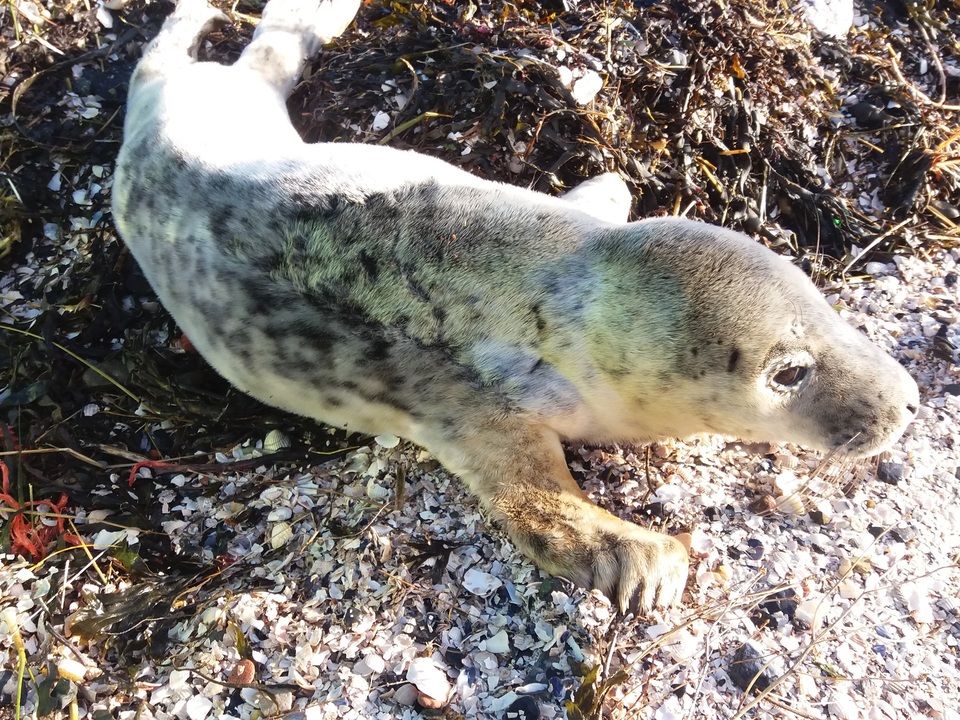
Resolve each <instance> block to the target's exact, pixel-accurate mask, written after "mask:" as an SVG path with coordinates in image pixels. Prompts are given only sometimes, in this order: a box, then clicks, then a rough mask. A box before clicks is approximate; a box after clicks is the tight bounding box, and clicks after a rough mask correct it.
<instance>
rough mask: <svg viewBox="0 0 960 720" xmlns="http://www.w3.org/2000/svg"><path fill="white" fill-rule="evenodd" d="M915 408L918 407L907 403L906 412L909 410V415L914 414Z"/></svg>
mask: <svg viewBox="0 0 960 720" xmlns="http://www.w3.org/2000/svg"><path fill="white" fill-rule="evenodd" d="M917 409H918V408H917V406H916V405H907V412H909V413H910V414H911V415H916V414H917Z"/></svg>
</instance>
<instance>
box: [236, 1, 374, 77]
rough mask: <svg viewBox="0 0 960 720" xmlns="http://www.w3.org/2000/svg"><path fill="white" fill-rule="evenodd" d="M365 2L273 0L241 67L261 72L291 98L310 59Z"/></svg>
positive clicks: (239, 61)
mask: <svg viewBox="0 0 960 720" xmlns="http://www.w3.org/2000/svg"><path fill="white" fill-rule="evenodd" d="M360 3H361V0H270V1H269V2H268V3H267V6H266V8H264V11H263V17H262V19H261V20H260V24H259V25H257V30H256V32H255V33H254V35H253V41H252V42H251V43H250V44H249V45H248V46H247V48H246V49H245V50H244V51H243V54H242V55H241V56H240V59H239V60H238V61H237V65H238V66H241V67H247V68H249V69H251V70H255V71H256V72H258V73H260V74H261V75H262V76H263V77H264V79H265V80H266V81H267V82H269V83H270V84H271V85H273V86H274V87H276V88H277V89H278V90H279V91H280V92H281V93H283V94H284V95H287V94H289V93H290V91H291V90H292V89H293V86H294V84H295V83H296V82H297V80H298V79H299V77H300V73H301V72H303V66H304V64H305V63H306V61H307V59H308V58H310V57H312V56H313V55H315V54H316V53H317V51H318V50H319V49H320V47H321V46H322V45H323V44H324V43H327V42H330V41H331V40H333V39H334V38H336V37H337V36H339V35H340V34H341V33H343V31H344V30H346V28H347V26H348V25H349V24H350V22H351V21H352V20H353V18H354V16H355V15H356V14H357V10H358V9H359V8H360Z"/></svg>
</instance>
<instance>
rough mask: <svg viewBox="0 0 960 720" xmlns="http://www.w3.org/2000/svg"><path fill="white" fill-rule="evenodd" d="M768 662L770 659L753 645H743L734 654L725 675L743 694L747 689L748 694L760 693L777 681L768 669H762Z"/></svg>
mask: <svg viewBox="0 0 960 720" xmlns="http://www.w3.org/2000/svg"><path fill="white" fill-rule="evenodd" d="M769 660H770V657H764V656H763V655H762V654H761V653H760V652H759V651H758V650H757V649H756V648H755V647H754V646H753V645H751V644H750V643H744V644H743V645H741V646H740V648H739V649H738V650H737V652H736V653H735V654H734V656H733V661H732V662H731V663H730V666H729V667H728V668H727V675H729V676H730V679H731V680H733V683H734V685H736V686H737V687H738V688H740V689H741V690H743V691H744V692H747V688H749V689H750V692H754V693H758V692H762V691H764V690H766V689H767V688H768V687H770V685H771V684H772V683H773V682H774V681H775V680H776V679H777V677H776V675H774V674H773V673H772V672H771V671H770V668H764V666H765V665H766V664H767V662H768V661H769Z"/></svg>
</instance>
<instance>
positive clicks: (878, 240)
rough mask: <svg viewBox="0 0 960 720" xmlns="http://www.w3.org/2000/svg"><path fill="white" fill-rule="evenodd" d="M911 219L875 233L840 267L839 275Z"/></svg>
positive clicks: (847, 270)
mask: <svg viewBox="0 0 960 720" xmlns="http://www.w3.org/2000/svg"><path fill="white" fill-rule="evenodd" d="M912 219H913V218H907V219H906V220H904V221H903V222H900V223H897V224H896V225H894V226H893V227H892V228H890V229H889V230H887V231H886V232H885V233H881V234H880V235H877V237H875V238H874V239H873V240H871V241H870V244H869V245H867V246H866V247H865V248H864V249H863V252H861V253H860V254H859V255H857V256H856V257H855V258H850V260H849V261H848V262H847V264H846V265H844V266H843V267H842V268H841V269H840V275H841V276H843V275H846V274H847V272H849V270H850V268H852V267H853V266H854V265H855V264H856V263H857V262H858V261H860V260H861V259H863V258H864V257H866V255H867V253H868V252H870V251H871V250H873V249H874V248H875V247H876V246H877V245H879V244H880V243H881V242H883V241H884V240H886V239H887V238H888V237H890V236H891V235H893V234H894V233H895V232H897V231H899V230H900V229H902V228H903V227H904V226H905V225H906V224H907V223H909V222H910V221H911V220H912Z"/></svg>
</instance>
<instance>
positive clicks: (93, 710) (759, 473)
mask: <svg viewBox="0 0 960 720" xmlns="http://www.w3.org/2000/svg"><path fill="white" fill-rule="evenodd" d="M107 5H110V7H113V8H115V9H110V7H104V6H103V5H100V4H94V3H91V2H77V1H73V0H71V1H69V2H48V3H43V2H40V1H39V0H9V2H7V3H4V4H3V5H2V7H0V78H2V79H0V273H2V274H0V310H2V312H0V338H2V341H0V409H2V411H3V416H2V417H0V466H2V467H0V472H2V481H3V486H2V491H0V550H2V552H3V553H5V554H3V555H2V556H0V657H2V658H3V669H2V670H0V718H3V719H4V720H6V718H15V717H24V718H28V717H37V716H46V715H63V716H68V715H69V716H72V717H91V718H98V719H99V718H108V717H110V718H124V719H127V718H130V719H132V718H152V717H153V718H187V719H189V720H204V719H205V718H211V719H212V718H220V717H236V718H265V717H285V718H286V717H298V718H299V717H303V718H309V719H311V720H317V719H320V718H415V717H418V716H431V715H432V716H442V717H448V718H456V717H468V718H498V719H499V718H507V717H511V718H537V717H543V718H560V717H569V718H616V719H620V718H624V719H625V718H637V719H645V718H656V719H657V720H669V719H672V718H735V717H756V718H760V717H764V718H765V717H778V718H779V717H783V718H791V717H800V718H810V717H812V718H825V717H838V718H851V719H853V718H870V719H871V720H874V719H884V718H915V717H930V718H960V712H958V708H960V615H958V613H960V571H958V562H960V367H958V354H957V346H958V345H960V305H958V299H960V297H958V296H960V291H958V274H960V269H958V265H960V242H958V238H960V232H958V222H960V209H958V208H960V39H958V38H960V20H958V18H960V4H958V2H957V1H956V0H952V1H950V2H947V1H938V2H933V1H931V2H925V3H915V2H897V1H895V0H890V1H889V2H888V1H886V0H883V1H878V2H862V3H856V4H855V5H854V8H855V12H854V22H853V27H852V28H851V29H850V32H849V33H848V34H847V36H846V37H845V38H842V39H828V38H823V37H821V36H819V35H818V34H817V33H816V32H815V31H814V30H813V29H812V28H811V27H810V26H809V25H808V24H807V23H806V21H805V19H804V16H803V13H802V12H801V11H800V10H798V9H795V8H793V7H791V6H790V3H784V2H775V1H774V0H765V1H762V2H756V3H755V2H745V0H667V1H666V2H663V3H658V4H654V3H648V2H623V1H620V2H606V3H601V2H561V1H552V0H544V1H543V2H539V3H535V2H530V1H528V0H518V1H517V2H512V3H510V2H501V1H499V0H495V1H494V2H490V3H475V2H467V3H459V2H453V1H449V2H447V1H445V0H432V1H431V2H423V3H415V2H387V1H382V2H381V1H377V2H370V3H367V4H365V5H364V7H363V9H362V11H361V17H360V18H359V19H358V21H357V23H356V24H355V26H354V27H353V28H351V30H350V31H348V33H347V34H346V35H345V36H344V37H343V38H342V39H340V40H339V41H337V42H336V43H335V44H334V45H333V46H331V47H330V48H328V49H327V50H326V51H325V52H324V53H323V55H322V56H321V57H320V58H318V59H317V60H316V61H314V62H313V63H312V64H311V66H310V68H309V71H308V73H307V79H306V80H305V81H304V82H303V83H301V85H300V86H299V87H298V88H297V90H296V91H295V93H294V96H293V97H292V98H291V101H290V109H291V116H292V118H293V121H294V123H295V125H296V126H297V127H298V129H299V130H300V131H301V132H302V133H303V134H304V136H305V137H306V138H307V139H309V140H338V141H349V142H368V143H378V142H382V143H389V144H391V145H394V146H397V147H404V148H415V149H417V150H420V151H422V152H428V153H431V154H434V155H437V156H440V157H442V158H444V159H446V160H448V161H450V162H454V163H456V164H458V165H461V166H464V167H466V168H468V169H469V170H470V171H472V172H475V173H478V174H480V175H482V176H484V177H490V178H496V179H500V180H505V181H508V182H512V183H515V184H520V185H525V186H530V187H533V188H535V189H538V190H541V191H544V192H559V191H562V190H563V189H565V188H567V187H570V186H572V185H573V184H575V183H576V182H577V181H578V180H580V179H583V178H586V177H591V176H593V175H596V174H598V173H600V172H603V171H611V170H612V171H617V172H619V173H620V174H621V175H622V176H624V177H625V178H626V179H627V180H628V182H629V184H630V186H631V188H632V190H633V191H634V196H635V199H636V202H635V208H634V216H635V217H642V216H650V215H664V214H675V215H684V216H689V217H696V218H700V219H704V220H707V221H710V222H715V223H718V224H723V225H728V226H731V227H735V228H737V229H741V230H743V231H745V232H748V233H750V234H752V235H753V236H755V237H756V238H757V239H758V241H761V242H764V243H765V244H767V245H768V246H770V247H772V248H774V249H775V250H777V251H778V252H781V253H784V254H786V255H789V256H791V257H793V258H794V259H795V260H796V262H797V263H798V264H799V265H800V266H801V267H803V268H804V270H806V271H807V272H808V273H810V274H811V276H812V277H813V278H814V280H815V281H816V282H817V284H818V285H820V286H821V288H822V289H823V292H824V293H825V295H826V296H827V297H828V299H829V301H830V302H831V304H833V305H834V306H835V307H836V308H837V310H838V312H839V313H841V315H843V316H844V317H845V318H846V319H847V320H848V321H849V322H851V323H852V324H853V325H855V326H857V327H859V328H861V329H862V330H863V331H864V332H866V333H867V334H868V335H869V336H870V337H872V338H873V340H874V341H875V342H877V343H878V344H879V345H880V346H882V347H884V348H885V349H887V350H888V351H889V352H890V353H891V354H892V355H894V356H895V357H897V358H898V359H899V360H900V361H901V362H902V363H903V365H904V366H905V367H906V368H907V369H908V370H909V371H910V373H911V374H912V375H913V376H914V377H915V378H916V379H917V381H918V383H919V385H920V388H921V399H922V407H921V410H920V413H919V416H918V418H917V420H916V421H915V422H914V423H913V425H911V427H910V428H909V429H908V431H907V433H906V434H905V436H904V437H903V439H902V440H901V441H900V442H899V443H898V445H897V446H896V447H895V448H894V449H893V450H892V451H890V452H888V453H886V454H885V455H884V456H883V457H881V458H878V459H876V460H871V461H866V462H860V463H856V464H849V463H841V462H839V461H837V460H830V459H827V460H824V459H823V458H820V457H818V456H816V455H814V454H811V453H807V452H805V451H803V450H802V449H800V448H795V447H789V446H776V445H775V446H770V445H764V444H739V443H736V442H733V441H731V440H730V439H719V438H699V439H694V440H689V441H686V442H679V441H664V442H662V443H658V444H655V445H652V446H650V447H638V448H633V447H611V448H592V447H579V446H573V447H569V448H568V459H569V462H570V465H571V467H572V469H573V470H574V474H575V477H577V479H578V480H579V481H580V482H581V483H582V485H583V487H584V488H585V490H586V491H587V492H588V493H589V494H590V495H591V497H592V498H594V499H595V500H596V501H597V502H599V503H600V504H602V505H603V506H604V507H606V508H608V509H609V510H611V511H612V512H614V513H616V514H618V515H620V516H621V517H624V518H626V519H630V520H633V521H635V522H638V523H641V524H643V525H648V526H651V527H656V528H659V529H663V530H664V531H666V532H671V533H680V532H685V533H689V536H690V544H691V554H692V563H691V565H692V567H691V573H690V580H689V584H688V586H687V590H686V592H685V594H684V601H683V604H682V606H681V607H679V608H675V609H672V610H669V611H664V612H658V613H656V614H654V615H652V616H650V617H644V618H632V617H628V618H624V617H622V616H620V615H619V614H618V613H616V612H615V611H614V609H613V608H612V607H611V605H610V604H609V602H608V601H607V600H606V599H605V598H604V597H602V596H601V595H599V594H598V593H595V592H594V593H589V592H585V591H583V590H581V589H577V588H574V587H572V586H570V585H568V584H567V583H565V582H564V581H562V580H558V579H555V578H551V577H549V576H546V575H544V574H543V573H541V572H540V571H539V570H537V569H536V568H534V567H533V566H532V565H531V564H530V563H529V562H527V561H526V560H524V559H523V558H522V557H521V556H520V555H519V554H518V553H517V552H516V551H515V550H514V549H513V548H512V547H511V545H510V543H509V542H508V541H507V540H506V538H505V537H504V536H503V535H502V534H500V533H499V531H497V530H496V529H495V528H494V527H493V526H491V525H490V524H489V523H487V522H486V521H485V520H484V518H483V517H482V516H481V514H480V512H479V510H478V507H477V505H476V503H475V501H474V500H473V499H472V498H471V497H470V496H469V495H468V494H467V493H466V492H465V491H464V489H463V488H462V486H461V485H460V483H459V482H458V481H457V480H456V479H455V478H453V477H451V476H450V475H448V474H447V473H446V472H445V471H444V470H443V469H442V468H440V467H439V466H437V464H436V463H435V462H433V461H432V460H431V459H430V457H429V456H428V455H427V454H426V453H425V452H424V451H422V450H420V449H419V448H416V447H413V446H410V445H408V444H406V443H404V442H402V441H400V440H399V439H398V438H394V437H377V438H357V437H348V436H345V435H344V434H343V433H340V432H337V431H333V430H329V429H327V428H324V427H322V426H320V425H318V424H315V423H312V422H309V421H306V420H303V419H301V418H294V417H290V416H287V415H284V414H282V413H279V412H276V411H273V410H271V409H269V408H265V407H262V406H260V405H258V404H257V403H255V402H254V401H252V400H249V399H247V398H244V397H243V396H240V395H238V394H237V393H235V392H234V391H232V390H231V389H230V388H229V387H228V386H227V385H226V384H225V383H223V381H222V380H220V379H219V378H217V377H216V376H215V374H214V373H213V372H212V371H211V370H210V369H209V368H208V367H207V366H206V365H205V363H204V362H203V361H202V359H201V358H199V357H198V356H197V355H196V354H195V353H193V352H192V351H191V348H190V346H189V342H188V341H186V340H185V339H184V338H183V337H182V335H181V334H180V333H179V332H178V331H177V329H176V326H175V325H174V324H173V322H172V321H171V319H170V318H169V316H168V315H166V313H165V312H164V310H163V308H162V307H161V306H160V305H159V304H158V302H157V301H156V298H155V296H153V295H152V293H151V290H150V288H149V286H148V285H147V284H146V282H145V281H144V279H143V277H142V275H141V274H140V272H139V269H138V268H137V267H136V265H135V263H134V262H133V260H132V259H131V258H130V256H129V254H128V252H127V251H126V250H125V248H124V247H123V244H122V242H121V241H120V240H119V239H118V238H117V236H116V234H115V232H114V229H113V227H112V224H111V219H110V211H109V202H108V201H109V193H110V185H111V176H112V164H113V159H114V157H115V155H116V152H117V150H118V148H119V143H120V141H121V126H122V118H123V98H124V92H125V87H126V81H127V78H128V77H129V74H130V72H131V70H132V68H133V66H134V64H135V62H136V58H137V56H138V54H139V51H140V48H141V47H142V45H143V44H144V42H146V41H147V40H149V38H151V37H152V36H153V35H154V34H155V33H156V31H157V29H158V28H159V23H160V22H161V21H162V18H163V17H164V16H165V15H166V14H167V12H169V10H170V9H171V6H170V5H168V4H165V3H158V2H151V3H144V2H138V1H134V2H131V3H130V4H129V5H126V6H124V7H120V4H114V3H112V2H110V3H107ZM228 9H231V8H228ZM232 10H233V11H234V14H233V18H234V19H235V21H236V24H235V25H234V26H233V27H228V28H226V29H224V30H222V31H219V32H217V33H216V34H214V35H212V36H211V37H210V38H209V40H208V42H207V43H205V44H204V46H203V47H202V48H201V52H202V54H203V56H204V57H205V58H208V59H211V60H216V61H222V62H228V61H229V60H230V59H231V58H233V57H235V56H236V54H237V53H238V52H239V50H240V48H241V47H242V45H243V42H244V41H245V39H246V38H248V37H249V34H250V31H251V28H252V23H253V22H254V21H255V19H256V16H257V15H258V13H259V10H258V8H257V7H255V6H245V5H240V6H238V7H234V8H232ZM237 122H238V123H242V122H243V118H237ZM267 131H268V129H264V128H257V127H250V128H249V129H248V132H249V138H250V142H255V141H256V138H257V135H258V134H259V133H262V132H267Z"/></svg>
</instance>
